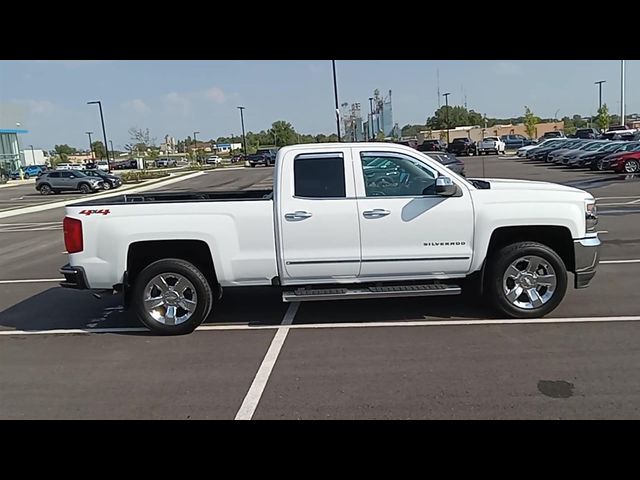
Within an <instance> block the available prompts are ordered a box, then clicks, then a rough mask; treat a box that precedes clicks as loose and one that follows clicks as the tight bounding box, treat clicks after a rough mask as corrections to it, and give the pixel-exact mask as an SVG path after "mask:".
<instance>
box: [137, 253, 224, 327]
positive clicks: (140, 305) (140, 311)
mask: <svg viewBox="0 0 640 480" xmlns="http://www.w3.org/2000/svg"><path fill="white" fill-rule="evenodd" d="M172 275H173V276H174V277H175V278H180V277H181V278H183V279H186V280H187V282H185V283H190V285H189V286H188V288H187V290H184V291H183V293H184V295H185V298H187V296H189V292H190V291H191V289H193V291H192V292H191V293H190V298H191V300H189V299H188V298H187V300H188V301H190V302H191V303H194V302H195V307H194V309H193V311H192V312H190V316H188V317H187V318H185V319H184V320H180V318H181V317H180V313H181V312H182V314H183V317H184V316H187V314H188V313H189V312H188V310H186V309H184V308H183V307H182V306H180V303H181V302H180V300H177V305H176V303H175V302H176V300H175V299H174V298H173V297H171V295H172V294H171V293H170V292H174V293H175V292H178V293H181V292H180V289H178V290H173V287H175V286H176V285H177V283H174V284H173V285H172V286H167V288H168V291H167V294H168V299H167V300H166V301H165V303H163V304H162V305H159V306H157V307H154V308H153V309H152V308H151V307H150V305H153V303H149V300H147V304H146V305H145V298H147V297H152V298H155V297H156V293H155V292H154V291H153V285H154V284H156V285H157V282H156V281H155V280H154V279H156V278H158V277H162V278H169V279H170V278H171V277H172ZM167 283H168V282H167ZM167 294H164V295H167ZM158 298H160V297H158ZM131 301H132V303H133V307H134V310H135V312H136V314H137V316H138V318H139V319H140V321H141V322H142V323H143V324H144V325H145V326H146V327H147V328H149V330H151V331H152V332H153V333H155V334H158V335H185V334H187V333H191V332H193V331H194V330H195V329H196V328H197V327H198V326H199V325H200V324H201V323H202V322H203V321H204V320H206V318H207V317H208V316H209V313H210V312H211V307H212V305H213V291H212V289H211V285H209V282H208V281H207V279H206V278H205V276H204V275H203V274H202V272H201V271H200V270H198V268H196V267H195V266H194V265H193V264H192V263H189V262H187V261H185V260H181V259H178V258H167V259H164V260H158V261H156V262H154V263H152V264H151V265H149V266H148V267H146V268H145V269H144V270H142V272H140V273H139V274H138V276H137V278H136V280H135V284H134V286H133V290H132V297H131ZM172 303H173V304H174V306H173V309H174V311H173V316H174V319H173V324H172V323H171V320H170V318H171V317H170V315H169V308H171V304H172ZM165 316H166V318H165Z"/></svg>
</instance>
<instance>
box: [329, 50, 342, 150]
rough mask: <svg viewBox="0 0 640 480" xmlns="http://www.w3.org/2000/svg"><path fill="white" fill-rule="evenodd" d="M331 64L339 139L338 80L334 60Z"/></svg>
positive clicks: (339, 139)
mask: <svg viewBox="0 0 640 480" xmlns="http://www.w3.org/2000/svg"><path fill="white" fill-rule="evenodd" d="M331 65H332V66H333V95H334V97H335V101H336V128H337V129H338V141H339V142H340V141H341V138H340V110H339V109H338V82H337V80H336V61H335V60H331Z"/></svg>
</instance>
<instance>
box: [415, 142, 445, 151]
mask: <svg viewBox="0 0 640 480" xmlns="http://www.w3.org/2000/svg"><path fill="white" fill-rule="evenodd" d="M418 151H419V152H446V151H447V144H446V143H444V142H443V141H442V140H425V141H424V142H422V143H421V144H420V145H418Z"/></svg>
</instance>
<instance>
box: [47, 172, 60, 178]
mask: <svg viewBox="0 0 640 480" xmlns="http://www.w3.org/2000/svg"><path fill="white" fill-rule="evenodd" d="M49 178H60V172H51V173H50V174H49Z"/></svg>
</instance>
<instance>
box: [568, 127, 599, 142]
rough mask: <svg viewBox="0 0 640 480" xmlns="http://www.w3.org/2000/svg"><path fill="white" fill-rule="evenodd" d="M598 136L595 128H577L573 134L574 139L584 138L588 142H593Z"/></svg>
mask: <svg viewBox="0 0 640 480" xmlns="http://www.w3.org/2000/svg"><path fill="white" fill-rule="evenodd" d="M599 135H600V134H599V133H598V131H597V130H596V129H595V128H579V129H578V130H576V133H575V134H574V137H575V138H586V139H589V140H593V139H596V138H598V136H599Z"/></svg>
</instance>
